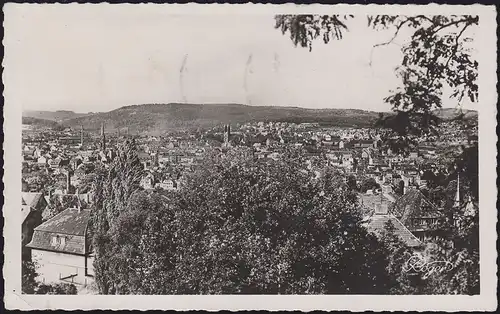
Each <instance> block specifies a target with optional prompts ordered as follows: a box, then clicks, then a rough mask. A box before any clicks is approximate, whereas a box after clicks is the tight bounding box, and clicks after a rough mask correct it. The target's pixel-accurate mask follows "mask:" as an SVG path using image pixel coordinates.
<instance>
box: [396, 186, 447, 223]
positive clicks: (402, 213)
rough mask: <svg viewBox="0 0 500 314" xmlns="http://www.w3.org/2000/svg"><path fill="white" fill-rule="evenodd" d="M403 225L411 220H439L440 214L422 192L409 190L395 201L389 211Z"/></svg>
mask: <svg viewBox="0 0 500 314" xmlns="http://www.w3.org/2000/svg"><path fill="white" fill-rule="evenodd" d="M390 212H391V214H393V215H394V216H396V217H398V219H399V220H401V222H402V223H403V224H405V222H406V221H407V220H408V219H411V218H439V217H441V216H442V213H441V212H440V211H439V209H438V208H437V207H436V206H435V205H434V204H432V203H431V202H430V201H429V200H428V199H427V198H426V197H425V196H424V195H423V194H422V192H420V191H418V190H416V189H411V190H409V191H408V192H407V193H406V194H405V195H403V196H401V197H400V198H398V199H397V200H396V202H395V203H394V206H393V207H392V208H391V210H390Z"/></svg>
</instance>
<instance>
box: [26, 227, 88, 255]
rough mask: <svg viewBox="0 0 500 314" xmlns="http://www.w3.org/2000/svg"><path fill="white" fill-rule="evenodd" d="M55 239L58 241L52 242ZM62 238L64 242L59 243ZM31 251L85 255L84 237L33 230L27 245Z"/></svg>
mask: <svg viewBox="0 0 500 314" xmlns="http://www.w3.org/2000/svg"><path fill="white" fill-rule="evenodd" d="M54 237H57V238H58V241H56V243H54V242H53V238H54ZM62 238H64V242H62V241H60V240H61V239H62ZM27 247H29V248H31V249H39V250H48V251H56V252H61V253H71V254H82V255H83V254H85V236H77V235H67V234H58V233H55V232H46V231H40V230H37V229H35V232H34V233H33V238H32V239H31V242H30V243H29V244H28V245H27Z"/></svg>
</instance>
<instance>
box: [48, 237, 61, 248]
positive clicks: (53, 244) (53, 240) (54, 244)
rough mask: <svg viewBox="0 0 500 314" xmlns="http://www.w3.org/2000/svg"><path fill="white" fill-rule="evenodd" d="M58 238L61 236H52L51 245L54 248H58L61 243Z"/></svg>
mask: <svg viewBox="0 0 500 314" xmlns="http://www.w3.org/2000/svg"><path fill="white" fill-rule="evenodd" d="M58 238H59V236H52V242H51V243H50V244H51V245H52V246H56V245H57V243H58V242H59V240H58Z"/></svg>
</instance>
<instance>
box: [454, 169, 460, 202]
mask: <svg viewBox="0 0 500 314" xmlns="http://www.w3.org/2000/svg"><path fill="white" fill-rule="evenodd" d="M453 206H454V207H460V173H457V192H456V193H455V203H454V205H453Z"/></svg>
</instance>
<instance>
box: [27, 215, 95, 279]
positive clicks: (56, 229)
mask: <svg viewBox="0 0 500 314" xmlns="http://www.w3.org/2000/svg"><path fill="white" fill-rule="evenodd" d="M89 219H90V210H89V209H78V208H68V209H66V210H64V211H62V212H61V213H59V214H57V215H56V216H54V217H52V218H51V219H49V220H47V221H46V222H44V223H43V224H41V225H39V226H38V227H36V228H35V231H34V233H33V238H32V240H31V242H30V243H29V244H28V245H27V247H28V248H30V249H31V256H32V260H33V261H36V262H37V263H38V265H39V268H38V270H37V272H38V274H39V280H40V281H42V282H44V283H57V282H69V283H74V284H79V285H87V284H89V283H91V282H92V281H93V275H94V269H93V268H94V267H93V254H92V253H91V252H90V250H89V243H90V239H89V236H88V234H87V226H88V223H89Z"/></svg>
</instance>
